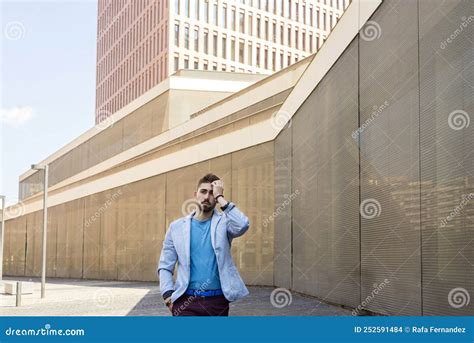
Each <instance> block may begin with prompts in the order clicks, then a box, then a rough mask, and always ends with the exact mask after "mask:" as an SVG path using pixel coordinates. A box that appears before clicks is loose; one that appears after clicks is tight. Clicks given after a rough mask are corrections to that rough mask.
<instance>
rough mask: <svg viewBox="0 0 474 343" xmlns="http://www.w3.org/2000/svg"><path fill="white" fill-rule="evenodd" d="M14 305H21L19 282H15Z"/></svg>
mask: <svg viewBox="0 0 474 343" xmlns="http://www.w3.org/2000/svg"><path fill="white" fill-rule="evenodd" d="M16 306H17V307H18V306H21V282H20V281H17V283H16Z"/></svg>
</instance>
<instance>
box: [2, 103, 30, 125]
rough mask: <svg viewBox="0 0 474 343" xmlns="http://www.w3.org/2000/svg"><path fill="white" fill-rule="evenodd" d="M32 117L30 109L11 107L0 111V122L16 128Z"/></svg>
mask: <svg viewBox="0 0 474 343" xmlns="http://www.w3.org/2000/svg"><path fill="white" fill-rule="evenodd" d="M32 117H33V109H32V108H31V107H12V108H2V109H0V122H2V123H5V124H7V125H8V126H11V127H13V128H18V127H20V126H22V125H23V124H25V123H26V122H27V121H29V120H30V119H31V118H32Z"/></svg>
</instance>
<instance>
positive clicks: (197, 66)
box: [194, 60, 199, 70]
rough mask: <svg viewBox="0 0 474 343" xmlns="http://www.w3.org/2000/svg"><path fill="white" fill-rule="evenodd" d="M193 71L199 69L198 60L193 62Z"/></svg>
mask: <svg viewBox="0 0 474 343" xmlns="http://www.w3.org/2000/svg"><path fill="white" fill-rule="evenodd" d="M194 69H196V70H197V69H199V61H198V60H194Z"/></svg>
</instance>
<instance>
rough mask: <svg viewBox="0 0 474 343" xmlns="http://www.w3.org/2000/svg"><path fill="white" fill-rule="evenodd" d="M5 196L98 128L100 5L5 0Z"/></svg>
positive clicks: (0, 131)
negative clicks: (53, 156)
mask: <svg viewBox="0 0 474 343" xmlns="http://www.w3.org/2000/svg"><path fill="white" fill-rule="evenodd" d="M0 6H1V7H0V13H1V15H0V16H1V18H0V20H1V22H0V23H1V28H2V32H1V34H2V36H1V45H0V53H1V55H0V56H1V57H0V68H1V69H0V78H1V87H0V92H1V97H0V163H1V168H0V194H4V195H6V196H7V202H8V203H13V202H16V201H17V200H18V177H19V175H20V174H22V173H23V172H25V171H26V170H28V169H29V168H30V165H31V164H32V163H37V162H39V161H41V160H42V159H44V158H45V157H47V156H48V155H50V154H51V153H53V152H54V151H56V150H58V149H59V148H60V147H62V146H63V145H65V144H67V143H68V142H70V141H71V140H73V139H74V138H75V137H77V136H79V135H80V134H81V133H83V132H84V131H86V130H87V129H89V128H90V127H91V126H93V125H94V110H95V65H96V35H97V1H91V0H81V1H77V0H76V1H67V0H63V1H59V0H56V1H18V0H10V1H6V0H0Z"/></svg>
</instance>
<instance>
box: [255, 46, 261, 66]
mask: <svg viewBox="0 0 474 343" xmlns="http://www.w3.org/2000/svg"><path fill="white" fill-rule="evenodd" d="M255 58H256V59H257V67H259V68H260V47H259V46H257V51H256V53H255Z"/></svg>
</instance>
